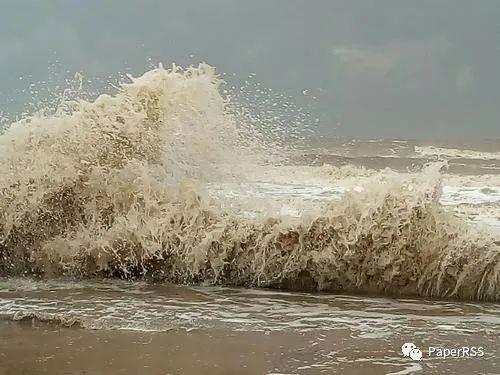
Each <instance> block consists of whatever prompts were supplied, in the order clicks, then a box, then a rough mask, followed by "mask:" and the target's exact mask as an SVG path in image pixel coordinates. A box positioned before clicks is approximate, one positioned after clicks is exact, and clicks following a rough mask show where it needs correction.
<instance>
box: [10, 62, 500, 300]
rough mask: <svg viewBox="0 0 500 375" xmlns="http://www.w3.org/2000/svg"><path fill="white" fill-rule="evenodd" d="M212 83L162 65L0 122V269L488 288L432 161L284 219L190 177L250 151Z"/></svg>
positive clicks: (480, 255)
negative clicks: (218, 196)
mask: <svg viewBox="0 0 500 375" xmlns="http://www.w3.org/2000/svg"><path fill="white" fill-rule="evenodd" d="M219 82H220V81H219V80H218V78H217V76H216V75H215V73H214V71H213V69H212V68H210V67H208V66H206V65H200V66H199V67H198V68H190V69H187V70H185V71H184V70H180V69H177V68H175V67H174V68H173V69H171V70H164V69H162V68H161V67H160V68H158V69H155V70H153V71H151V72H148V73H146V74H145V75H144V76H142V77H139V78H137V79H132V82H131V83H129V84H125V85H123V86H122V88H121V89H120V91H119V92H118V94H116V95H115V96H101V97H99V98H98V99H97V100H96V101H95V102H85V101H77V102H74V103H73V104H72V109H71V111H69V112H61V111H59V112H58V113H57V114H56V115H54V116H46V117H43V116H38V117H32V118H29V119H26V120H24V121H22V122H20V123H17V124H13V125H12V126H11V127H10V128H9V129H8V130H7V131H6V132H5V134H3V135H2V136H1V137H0V167H1V168H2V177H1V180H0V194H1V195H0V212H1V216H0V236H1V245H0V271H1V272H2V273H3V274H19V273H36V274H43V275H50V274H56V275H59V274H70V275H77V276H84V277H91V276H94V275H98V274H99V275H107V276H119V277H146V278H152V279H155V280H162V281H171V282H176V283H199V282H208V283H215V284H229V285H245V286H262V287H280V288H290V289H294V288H298V289H310V290H328V291H349V292H367V293H368V292H369V293H388V294H397V295H421V296H433V297H451V298H464V299H481V300H499V299H500V298H499V285H500V280H499V275H500V249H499V248H498V246H497V245H495V244H493V243H492V242H491V241H488V240H487V239H480V237H479V236H478V234H477V233H475V232H473V231H472V230H469V229H468V228H467V227H466V226H465V225H464V224H463V223H462V222H461V221H459V220H458V219H456V218H454V217H453V216H452V215H451V214H450V213H448V212H446V211H445V210H444V209H443V208H442V207H441V206H440V205H439V203H438V201H437V197H438V195H439V186H440V185H439V181H437V179H438V176H439V173H438V170H437V169H438V167H439V166H434V167H432V166H431V167H429V168H427V169H426V170H424V171H423V172H422V173H421V174H420V175H418V176H417V180H416V183H415V181H413V183H412V182H411V181H400V180H397V179H395V178H393V177H391V176H389V177H388V180H390V181H389V182H390V183H386V184H381V185H380V186H379V187H376V188H372V189H370V190H368V191H366V190H365V191H363V192H356V191H352V192H349V193H348V194H346V195H345V196H344V197H343V198H342V199H341V200H340V202H331V203H330V204H329V205H328V207H326V208H324V209H323V210H322V211H320V212H315V213H313V212H311V213H310V214H309V217H307V218H306V217H303V218H301V219H300V220H298V221H297V220H293V221H292V220H291V219H287V218H285V217H281V218H280V217H276V218H263V219H262V218H259V219H255V220H250V219H245V218H242V217H241V216H239V215H237V214H235V213H233V212H231V211H224V210H221V209H220V207H219V206H218V204H217V202H215V201H212V200H211V199H210V198H209V197H208V196H206V195H205V194H204V192H203V191H204V190H203V184H204V182H206V181H207V180H208V181H210V180H211V179H213V180H215V181H216V180H217V179H218V178H220V177H221V175H224V176H227V175H229V176H230V177H231V176H232V175H233V174H235V173H238V172H239V169H240V166H243V165H244V163H250V162H255V163H256V164H254V168H257V167H258V162H259V160H255V159H252V157H254V155H252V153H251V152H248V153H247V152H246V150H245V149H239V148H238V146H239V140H240V138H241V137H242V135H241V134H240V133H239V131H238V129H237V127H236V126H235V122H234V117H233V114H232V112H231V110H230V109H228V103H227V101H226V100H225V99H224V98H223V97H222V96H221V95H220V94H219V90H218V85H219ZM244 136H245V135H244ZM247 144H248V145H251V142H250V143H247ZM249 147H250V146H249ZM247 154H248V155H247ZM229 156H230V157H229ZM250 164H251V163H250ZM424 182H426V183H424Z"/></svg>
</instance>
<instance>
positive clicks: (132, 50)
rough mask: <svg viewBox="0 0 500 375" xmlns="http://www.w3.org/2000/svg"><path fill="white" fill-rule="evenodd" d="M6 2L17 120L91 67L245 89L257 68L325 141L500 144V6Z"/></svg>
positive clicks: (7, 105)
mask: <svg viewBox="0 0 500 375" xmlns="http://www.w3.org/2000/svg"><path fill="white" fill-rule="evenodd" d="M0 1H1V2H2V4H0V5H2V12H1V13H0V47H1V48H0V112H5V113H10V114H11V117H12V116H13V114H15V113H18V112H20V111H22V110H23V108H24V104H23V103H25V102H28V101H29V100H30V97H29V96H30V94H29V93H28V91H27V90H26V88H27V86H28V85H29V84H30V83H31V82H37V81H48V82H49V83H48V84H47V85H46V86H54V87H55V86H56V85H58V84H61V82H62V80H63V79H64V78H66V77H70V76H72V75H73V73H74V72H75V71H81V72H83V74H84V75H85V76H86V77H88V78H92V79H94V81H96V82H97V83H96V84H95V87H94V88H97V86H99V85H101V86H105V82H106V80H108V77H110V76H111V77H117V76H118V73H119V72H120V73H134V74H138V73H140V72H142V71H144V70H146V69H147V68H148V66H149V64H150V63H151V62H154V63H157V62H160V61H162V62H164V63H165V64H166V65H168V64H170V63H171V62H174V61H175V62H177V63H179V64H188V63H195V62H199V61H206V62H208V63H210V64H213V65H215V66H217V67H218V69H219V70H220V71H222V72H225V73H227V75H226V76H225V78H226V80H228V81H229V82H230V83H233V84H235V85H240V84H242V82H244V80H246V79H247V77H248V75H249V74H250V73H255V74H256V77H255V79H256V80H258V81H260V82H261V83H262V84H263V85H264V86H267V87H269V88H272V89H273V90H274V91H275V92H283V93H284V94H286V95H291V96H292V97H294V100H295V102H297V104H299V105H301V106H304V107H305V108H307V109H308V110H310V111H312V113H313V116H312V118H319V119H320V122H319V130H320V131H321V132H324V133H333V134H337V135H339V136H353V137H467V136H474V137H500V124H499V118H500V116H499V115H500V109H499V106H498V102H499V101H500V76H499V74H498V66H500V48H499V47H498V45H499V44H500V23H499V22H498V19H500V2H498V1H496V0H483V1H481V2H479V3H476V2H471V1H468V0H441V1H434V0H420V1H418V2H417V1H415V2H403V1H399V0H364V1H351V0H315V1H305V0H255V1H246V0H211V1H206V0H185V1H182V2H178V1H166V0H144V1H136V0H120V1H118V0H116V1H100V0H86V1H83V0H64V1H63V0H51V1H44V2H41V1H35V0H25V1H22V2H13V1H7V0H3V1H2V0H0ZM56 61H58V62H57V63H56ZM19 76H23V77H24V79H23V80H19ZM99 82H100V83H99ZM39 87H42V88H43V84H42V85H39ZM306 89H307V90H308V91H307V92H308V93H310V95H303V94H302V92H303V91H304V90H306ZM23 90H24V91H25V92H23ZM41 91H43V90H41ZM39 95H41V94H39ZM313 96H314V97H316V98H317V99H314V100H313V99H311V98H312V97H313ZM338 123H340V124H342V125H341V126H337V124H338Z"/></svg>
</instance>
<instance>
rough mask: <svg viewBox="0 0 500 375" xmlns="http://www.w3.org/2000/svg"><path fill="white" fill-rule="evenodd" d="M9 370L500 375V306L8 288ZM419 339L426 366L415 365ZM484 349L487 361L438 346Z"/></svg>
mask: <svg viewBox="0 0 500 375" xmlns="http://www.w3.org/2000/svg"><path fill="white" fill-rule="evenodd" d="M0 314H1V316H2V317H3V318H4V320H3V321H2V322H1V323H0V337H1V338H2V340H0V374H193V375H194V374H201V373H203V374H321V373H326V374H331V373H342V374H365V373H366V374H413V373H422V374H424V373H425V374H442V373H450V374H493V373H495V372H498V370H499V369H500V358H499V357H498V354H499V353H500V338H499V334H500V332H499V327H500V306H499V305H498V304H472V303H465V302H437V301H423V300H413V299H404V300H402V299H384V298H369V297H353V296H339V295H337V296H333V295H327V294H305V293H284V292H277V291H270V290H252V289H235V288H214V287H198V288H186V287H175V286H165V285H163V286H153V285H149V284H147V283H138V282H135V283H126V282H116V281H115V282H110V281H101V282H97V281H95V282H78V283H74V282H71V281H67V280H61V281H50V282H42V281H33V280H27V279H14V280H13V279H9V280H4V281H3V282H2V283H1V284H0ZM406 342H413V343H414V344H415V345H416V346H418V347H419V348H420V349H421V350H422V352H423V358H422V360H421V361H413V360H411V359H410V358H404V357H403V355H402V353H401V346H402V344H404V343H406ZM429 346H435V347H443V348H450V349H452V348H460V347H463V346H475V347H483V348H484V356H483V357H476V358H447V359H443V358H437V357H434V356H432V357H429V356H428V349H427V348H428V347H429Z"/></svg>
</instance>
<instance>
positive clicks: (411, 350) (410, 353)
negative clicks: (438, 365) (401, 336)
mask: <svg viewBox="0 0 500 375" xmlns="http://www.w3.org/2000/svg"><path fill="white" fill-rule="evenodd" d="M401 351H402V352H403V355H404V356H405V357H410V358H411V359H413V360H414V361H420V359H421V358H422V352H421V350H420V349H419V348H417V346H416V345H415V344H413V343H411V342H407V343H406V344H404V345H403V346H402V347H401Z"/></svg>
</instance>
